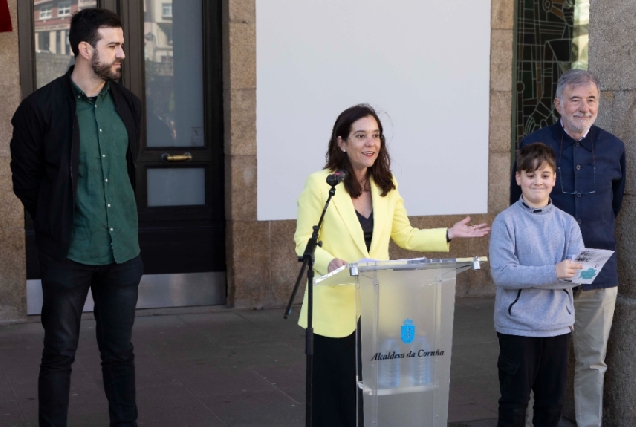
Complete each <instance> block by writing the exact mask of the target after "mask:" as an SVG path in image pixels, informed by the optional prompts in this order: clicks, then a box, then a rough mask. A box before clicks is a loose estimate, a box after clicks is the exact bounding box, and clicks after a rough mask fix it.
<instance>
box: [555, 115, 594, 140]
mask: <svg viewBox="0 0 636 427" xmlns="http://www.w3.org/2000/svg"><path fill="white" fill-rule="evenodd" d="M559 123H561V127H562V128H563V130H564V131H565V133H567V134H568V136H569V137H570V138H572V139H574V140H576V141H583V139H584V138H585V137H586V136H587V134H588V133H589V132H590V129H589V128H588V129H587V130H586V131H585V133H584V134H583V136H581V138H580V139H576V138H574V137H573V136H572V135H570V133H569V132H568V131H567V130H566V129H565V126H563V120H562V119H559Z"/></svg>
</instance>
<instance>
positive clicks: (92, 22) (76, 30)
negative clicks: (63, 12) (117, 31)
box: [68, 7, 122, 56]
mask: <svg viewBox="0 0 636 427" xmlns="http://www.w3.org/2000/svg"><path fill="white" fill-rule="evenodd" d="M100 28H122V26H121V19H120V18H119V16H118V15H117V14H116V13H115V12H112V11H110V10H107V9H99V8H95V7H92V8H89V9H83V10H80V11H79V12H77V13H76V14H75V15H73V18H72V19H71V28H70V30H69V33H68V41H69V43H70V44H71V49H72V50H73V54H75V56H77V55H79V44H80V43H81V42H86V43H88V44H90V45H91V46H93V47H96V46H97V42H98V41H99V39H100V36H99V32H98V31H97V30H99V29H100Z"/></svg>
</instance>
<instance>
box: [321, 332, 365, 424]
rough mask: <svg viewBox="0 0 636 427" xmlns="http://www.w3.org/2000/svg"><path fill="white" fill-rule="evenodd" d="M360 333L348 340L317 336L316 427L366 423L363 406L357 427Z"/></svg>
mask: <svg viewBox="0 0 636 427" xmlns="http://www.w3.org/2000/svg"><path fill="white" fill-rule="evenodd" d="M355 334H356V332H355V331H354V332H353V333H352V334H351V335H349V336H347V337H344V338H329V337H324V336H322V335H317V334H316V335H314V369H313V383H314V384H313V385H314V387H313V391H312V396H313V399H312V401H313V411H312V415H313V416H312V425H313V426H314V427H356V426H362V425H364V422H363V421H362V416H363V412H362V403H361V404H360V411H359V412H358V417H359V424H356V391H358V392H357V394H358V398H359V399H362V392H361V391H359V390H358V386H357V385H356V338H355Z"/></svg>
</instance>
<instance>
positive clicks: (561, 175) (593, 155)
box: [557, 135, 596, 194]
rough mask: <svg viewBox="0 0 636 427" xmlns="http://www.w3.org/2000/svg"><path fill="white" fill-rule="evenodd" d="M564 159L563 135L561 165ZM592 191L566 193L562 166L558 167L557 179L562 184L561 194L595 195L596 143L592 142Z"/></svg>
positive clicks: (560, 155) (560, 152)
mask: <svg viewBox="0 0 636 427" xmlns="http://www.w3.org/2000/svg"><path fill="white" fill-rule="evenodd" d="M562 158H563V135H561V144H560V148H559V163H558V164H559V165H560V164H561V159H562ZM592 173H593V174H592V191H576V190H575V191H565V189H564V188H563V174H562V173H561V166H558V167H557V178H558V179H559V181H560V182H561V193H563V194H594V193H596V155H595V154H594V141H592Z"/></svg>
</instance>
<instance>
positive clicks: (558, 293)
mask: <svg viewBox="0 0 636 427" xmlns="http://www.w3.org/2000/svg"><path fill="white" fill-rule="evenodd" d="M583 248H584V245H583V238H582V237H581V230H580V228H579V225H578V224H577V223H576V221H575V220H574V218H573V217H572V216H570V215H569V214H567V213H565V212H563V211H562V210H561V209H559V208H557V207H556V206H554V205H553V204H552V203H550V204H548V205H547V206H546V207H544V208H542V209H535V208H531V207H529V206H528V205H526V204H525V203H524V202H523V201H522V200H519V201H517V202H516V203H515V204H513V205H512V206H510V207H509V208H508V209H506V210H505V211H503V212H501V213H500V214H499V215H497V218H495V221H494V222H493V224H492V232H491V237H490V265H491V271H492V277H493V279H494V280H495V284H496V285H497V294H496V297H495V329H496V330H497V332H500V333H502V334H511V335H520V336H524V337H553V336H557V335H562V334H566V333H568V332H570V331H571V330H572V328H571V327H572V325H573V324H574V304H573V299H572V287H573V286H576V285H575V284H572V283H568V282H561V281H559V280H558V279H557V276H556V267H555V266H556V264H558V263H559V262H561V261H563V260H565V259H567V258H571V257H572V256H573V255H576V254H578V253H579V251H580V250H581V249H583Z"/></svg>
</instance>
